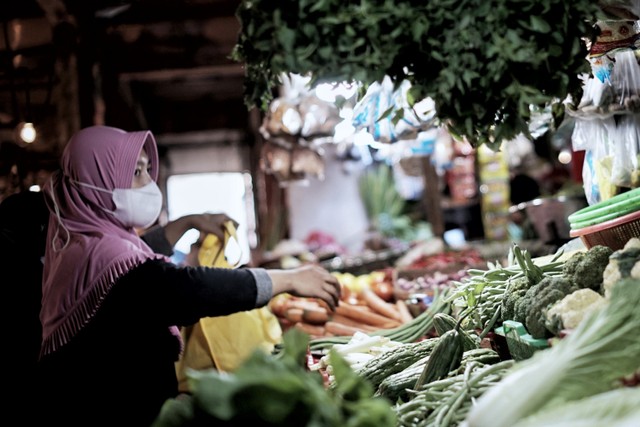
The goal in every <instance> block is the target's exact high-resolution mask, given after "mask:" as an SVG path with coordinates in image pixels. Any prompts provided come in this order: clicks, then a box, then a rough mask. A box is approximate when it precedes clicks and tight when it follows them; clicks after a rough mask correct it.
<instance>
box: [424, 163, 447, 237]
mask: <svg viewBox="0 0 640 427" xmlns="http://www.w3.org/2000/svg"><path fill="white" fill-rule="evenodd" d="M422 171H423V176H424V191H423V192H422V203H423V205H424V209H425V212H426V214H427V221H428V222H429V224H431V231H432V232H433V234H434V236H437V237H442V236H443V235H444V218H443V215H442V204H441V203H442V201H441V198H442V197H441V194H440V185H439V182H440V178H439V177H438V173H437V172H436V168H435V167H434V166H433V164H432V163H431V156H424V157H422Z"/></svg>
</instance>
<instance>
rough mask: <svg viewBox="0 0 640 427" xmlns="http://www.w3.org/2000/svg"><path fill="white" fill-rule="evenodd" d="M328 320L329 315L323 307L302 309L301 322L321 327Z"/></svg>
mask: <svg viewBox="0 0 640 427" xmlns="http://www.w3.org/2000/svg"><path fill="white" fill-rule="evenodd" d="M327 320H329V313H328V312H327V310H326V309H325V308H323V307H307V308H304V309H302V321H304V322H307V323H311V324H312V325H322V324H324V323H325V322H326V321H327Z"/></svg>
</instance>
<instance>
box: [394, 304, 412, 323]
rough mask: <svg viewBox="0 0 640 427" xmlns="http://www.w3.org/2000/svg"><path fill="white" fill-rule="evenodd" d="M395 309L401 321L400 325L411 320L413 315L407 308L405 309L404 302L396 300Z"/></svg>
mask: <svg viewBox="0 0 640 427" xmlns="http://www.w3.org/2000/svg"><path fill="white" fill-rule="evenodd" d="M396 307H397V308H398V313H400V318H401V319H402V323H408V322H411V321H412V320H413V315H412V314H411V312H410V311H409V307H407V303H406V302H404V300H401V299H399V300H397V301H396Z"/></svg>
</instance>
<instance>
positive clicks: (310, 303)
mask: <svg viewBox="0 0 640 427" xmlns="http://www.w3.org/2000/svg"><path fill="white" fill-rule="evenodd" d="M286 305H287V308H301V309H303V310H304V309H305V308H317V307H320V304H319V303H318V301H316V300H314V299H309V298H295V297H294V298H289V299H288V300H287V302H286Z"/></svg>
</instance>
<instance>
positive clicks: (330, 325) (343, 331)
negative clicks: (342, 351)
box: [324, 320, 367, 336]
mask: <svg viewBox="0 0 640 427" xmlns="http://www.w3.org/2000/svg"><path fill="white" fill-rule="evenodd" d="M324 329H325V330H326V331H327V332H329V333H331V334H333V335H337V336H341V335H348V336H351V335H353V334H355V333H356V332H364V333H366V332H367V331H365V330H362V329H359V328H357V327H355V326H349V325H345V324H344V323H338V322H335V321H333V320H329V321H328V322H327V323H325V324H324Z"/></svg>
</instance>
